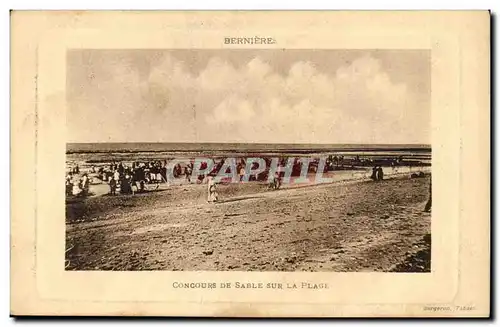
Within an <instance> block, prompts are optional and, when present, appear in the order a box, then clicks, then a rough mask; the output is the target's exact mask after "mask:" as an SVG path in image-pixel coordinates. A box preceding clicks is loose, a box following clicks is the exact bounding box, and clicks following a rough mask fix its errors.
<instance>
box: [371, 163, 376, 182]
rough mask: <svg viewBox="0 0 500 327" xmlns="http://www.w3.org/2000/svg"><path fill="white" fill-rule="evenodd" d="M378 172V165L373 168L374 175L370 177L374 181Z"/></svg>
mask: <svg viewBox="0 0 500 327" xmlns="http://www.w3.org/2000/svg"><path fill="white" fill-rule="evenodd" d="M377 172H378V167H377V166H374V167H373V168H372V175H371V176H370V178H371V179H372V180H374V181H376V180H377Z"/></svg>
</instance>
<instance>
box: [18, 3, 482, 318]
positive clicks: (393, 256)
mask: <svg viewBox="0 0 500 327" xmlns="http://www.w3.org/2000/svg"><path fill="white" fill-rule="evenodd" d="M11 28H12V48H11V51H12V63H11V65H12V66H11V67H12V70H11V71H12V76H11V85H12V107H11V112H12V122H11V126H12V129H11V133H12V146H11V149H12V152H11V156H12V158H11V166H12V172H11V174H12V184H11V194H12V217H11V226H12V227H11V255H12V261H11V275H12V281H11V292H12V295H11V300H12V301H11V303H12V304H11V312H12V314H13V315H94V316H96V315H106V316H108V315H119V316H215V317H488V316H489V312H490V309H489V303H490V298H489V294H490V293H489V289H490V282H489V279H490V276H489V272H490V246H489V244H490V243H489V235H490V226H489V221H490V212H489V208H490V198H489V194H490V193H489V192H490V190H489V178H490V176H489V171H490V167H489V162H490V153H489V149H490V146H489V145H490V144H489V142H490V131H489V126H490V81H489V76H490V73H489V70H490V35H489V33H490V14H489V12H486V11H456V12H446V11H441V12H430V11H421V12H420V11H415V12H397V11H395V12H369V11H366V12H355V11H353V12H320V11H316V12H307V11H304V12H292V11H288V12H279V11H268V12H266V11H264V12H251V11H248V12H244V11H238V12H230V11H225V12H224V11H221V12H217V11H211V12H189V11H186V12H182V11H179V12H133V11H132V12H118V11H116V12H113V11H109V12H106V11H101V12H91V11H89V12H85V11H83V12H70V11H67V12H65V11H63V12H43V11H40V12H37V11H25V12H24V11H19V12H18V11H13V12H12V13H11Z"/></svg>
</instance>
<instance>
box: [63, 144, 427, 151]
mask: <svg viewBox="0 0 500 327" xmlns="http://www.w3.org/2000/svg"><path fill="white" fill-rule="evenodd" d="M203 151H221V152H269V151H271V152H286V153H295V152H297V153H310V152H372V151H376V152H380V151H384V152H393V151H395V152H400V151H403V152H420V153H425V152H428V153H430V152H431V146H430V145H429V144H290V143H288V144H283V143H67V146H66V153H67V154H71V153H109V152H115V153H124V152H125V153H126V152H203Z"/></svg>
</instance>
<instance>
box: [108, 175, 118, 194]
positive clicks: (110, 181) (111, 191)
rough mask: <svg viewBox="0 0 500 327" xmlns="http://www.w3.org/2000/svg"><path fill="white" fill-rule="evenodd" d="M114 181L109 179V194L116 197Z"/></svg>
mask: <svg viewBox="0 0 500 327" xmlns="http://www.w3.org/2000/svg"><path fill="white" fill-rule="evenodd" d="M116 184H117V182H116V180H115V179H114V178H110V180H109V194H111V195H116Z"/></svg>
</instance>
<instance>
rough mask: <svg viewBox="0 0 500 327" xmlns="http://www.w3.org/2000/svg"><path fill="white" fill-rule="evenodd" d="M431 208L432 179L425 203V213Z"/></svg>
mask: <svg viewBox="0 0 500 327" xmlns="http://www.w3.org/2000/svg"><path fill="white" fill-rule="evenodd" d="M431 207H432V179H431V181H430V183H429V200H427V203H426V204H425V209H424V211H425V212H430V211H431Z"/></svg>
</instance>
